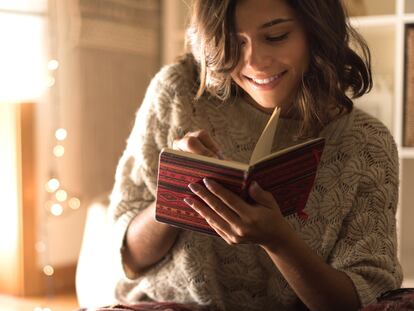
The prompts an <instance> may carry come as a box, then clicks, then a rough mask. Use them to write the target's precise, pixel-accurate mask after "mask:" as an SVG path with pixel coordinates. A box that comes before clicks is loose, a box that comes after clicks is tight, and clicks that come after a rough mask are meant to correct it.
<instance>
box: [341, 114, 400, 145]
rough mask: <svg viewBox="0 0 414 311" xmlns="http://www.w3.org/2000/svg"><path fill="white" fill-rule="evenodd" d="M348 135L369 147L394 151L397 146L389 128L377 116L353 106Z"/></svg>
mask: <svg viewBox="0 0 414 311" xmlns="http://www.w3.org/2000/svg"><path fill="white" fill-rule="evenodd" d="M349 136H350V137H351V138H353V140H354V142H357V141H358V140H360V141H361V143H364V145H366V146H367V147H369V148H370V149H375V150H384V151H389V152H396V150H397V146H396V143H395V141H394V138H393V136H392V134H391V132H390V130H389V129H388V128H387V127H386V126H385V125H384V124H383V123H382V122H381V121H380V120H378V119H377V118H375V117H373V116H371V115H369V114H368V113H366V112H364V111H362V110H361V109H358V108H354V111H353V122H352V127H351V129H350V132H349Z"/></svg>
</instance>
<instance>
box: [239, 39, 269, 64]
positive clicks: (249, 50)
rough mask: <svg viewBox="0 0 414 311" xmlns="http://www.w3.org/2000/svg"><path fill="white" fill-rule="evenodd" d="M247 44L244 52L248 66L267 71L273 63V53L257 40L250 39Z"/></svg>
mask: <svg viewBox="0 0 414 311" xmlns="http://www.w3.org/2000/svg"><path fill="white" fill-rule="evenodd" d="M246 45H247V46H246V48H245V52H244V59H245V64H246V66H247V67H248V68H250V69H252V70H254V71H259V72H260V71H265V70H266V69H267V68H268V67H269V66H270V65H271V63H272V55H271V54H270V53H269V52H268V51H267V50H266V47H264V46H263V45H262V44H260V43H259V42H257V41H250V42H249V43H248V44H246Z"/></svg>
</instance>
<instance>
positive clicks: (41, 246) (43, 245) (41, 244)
mask: <svg viewBox="0 0 414 311" xmlns="http://www.w3.org/2000/svg"><path fill="white" fill-rule="evenodd" d="M35 249H36V252H38V253H44V252H45V250H46V243H45V242H43V241H39V242H37V243H36V245H35Z"/></svg>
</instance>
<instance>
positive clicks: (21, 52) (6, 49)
mask: <svg viewBox="0 0 414 311" xmlns="http://www.w3.org/2000/svg"><path fill="white" fill-rule="evenodd" d="M1 2H2V5H3V3H6V2H13V4H15V2H22V3H23V1H1ZM46 23H47V19H44V18H38V17H37V16H30V15H26V14H10V13H8V12H7V13H0V42H1V53H0V54H1V57H0V68H1V70H0V85H1V89H0V99H1V102H3V103H17V102H23V101H30V100H31V101H33V100H35V99H37V98H39V96H41V95H42V94H43V92H44V91H45V90H46V88H45V80H47V79H46V76H47V74H48V71H47V68H46V63H47V60H46V58H45V56H46V55H47V52H48V51H47V49H48V44H47V34H46V33H47V32H46V31H45V30H46V28H45V27H46ZM11 30H13V31H11Z"/></svg>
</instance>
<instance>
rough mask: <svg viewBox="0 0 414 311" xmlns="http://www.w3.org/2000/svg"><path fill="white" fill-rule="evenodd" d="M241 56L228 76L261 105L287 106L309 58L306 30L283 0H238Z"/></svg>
mask: <svg viewBox="0 0 414 311" xmlns="http://www.w3.org/2000/svg"><path fill="white" fill-rule="evenodd" d="M235 28H236V35H237V38H238V40H239V44H240V58H239V61H238V63H237V66H236V67H235V68H234V70H233V71H232V72H231V77H232V79H233V80H234V82H236V83H237V84H238V85H239V86H240V87H241V88H242V89H243V90H244V91H245V92H246V93H247V94H248V95H250V97H251V98H252V99H253V100H254V101H255V102H256V103H257V104H259V105H260V106H261V107H263V108H274V107H281V108H284V109H282V110H284V111H286V110H285V109H286V108H288V107H289V106H290V103H291V102H292V100H293V98H294V95H295V93H296V92H297V89H298V86H299V84H300V83H301V79H302V74H303V73H304V71H305V70H306V69H307V66H308V62H309V55H308V43H307V39H306V35H305V31H304V29H303V28H302V25H301V24H300V23H299V21H298V20H297V18H296V16H295V12H294V11H293V9H291V8H290V7H289V6H288V4H287V3H286V1H285V0H239V1H238V3H237V5H236V10H235Z"/></svg>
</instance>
